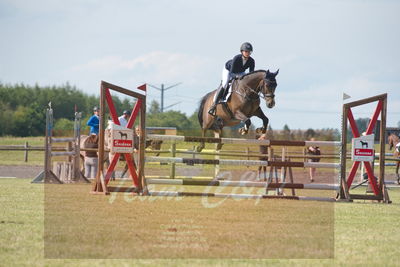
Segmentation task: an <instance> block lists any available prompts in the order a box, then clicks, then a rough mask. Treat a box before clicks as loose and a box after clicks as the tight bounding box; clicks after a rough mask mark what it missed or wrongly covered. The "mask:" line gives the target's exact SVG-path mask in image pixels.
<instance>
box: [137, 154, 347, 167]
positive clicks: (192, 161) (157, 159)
mask: <svg viewBox="0 0 400 267" xmlns="http://www.w3.org/2000/svg"><path fill="white" fill-rule="evenodd" d="M145 161H146V162H161V163H184V164H187V165H195V164H209V165H236V166H276V167H300V168H340V164H339V163H327V162H294V161H289V162H281V161H265V160H234V159H220V160H215V159H193V158H172V157H146V158H145Z"/></svg>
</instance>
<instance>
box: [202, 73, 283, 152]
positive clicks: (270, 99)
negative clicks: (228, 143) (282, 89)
mask: <svg viewBox="0 0 400 267" xmlns="http://www.w3.org/2000/svg"><path fill="white" fill-rule="evenodd" d="M278 73H279V70H277V71H276V72H270V71H269V70H267V71H265V70H257V71H254V72H251V73H248V74H245V75H243V76H242V77H240V78H238V79H234V80H233V82H232V84H231V88H232V94H231V96H230V98H229V99H228V100H227V102H226V103H219V104H218V105H217V107H216V113H215V116H213V115H210V114H209V113H208V110H209V109H210V107H211V105H212V104H213V99H214V96H215V94H216V93H217V92H218V89H216V90H214V91H212V92H209V93H208V94H206V95H205V96H204V97H203V98H202V99H201V101H200V107H199V112H198V120H199V123H200V126H201V130H202V137H205V135H206V132H207V130H213V131H214V135H215V137H221V135H222V128H223V127H225V126H235V125H238V124H239V123H240V122H244V123H245V125H244V127H242V128H240V129H239V132H240V133H241V134H242V135H245V134H247V133H248V131H249V128H250V125H251V121H250V118H251V117H253V116H257V117H258V118H260V119H261V120H262V121H263V127H261V128H258V129H257V130H256V131H257V132H258V133H265V132H266V130H267V127H268V122H269V119H268V118H267V116H265V114H264V112H263V111H262V109H261V107H260V97H261V96H260V95H262V97H263V98H264V100H265V102H266V105H267V107H268V108H273V107H274V106H275V89H276V87H277V82H276V76H277V75H278ZM204 146H205V144H204V141H203V142H201V143H200V146H198V147H197V151H198V152H200V151H201V150H202V149H203V148H204ZM221 146H222V144H219V145H218V148H217V149H220V148H221Z"/></svg>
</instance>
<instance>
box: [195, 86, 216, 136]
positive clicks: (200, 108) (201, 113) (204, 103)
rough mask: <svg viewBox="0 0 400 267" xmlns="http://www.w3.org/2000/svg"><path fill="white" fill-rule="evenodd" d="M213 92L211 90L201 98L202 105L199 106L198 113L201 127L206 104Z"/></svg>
mask: <svg viewBox="0 0 400 267" xmlns="http://www.w3.org/2000/svg"><path fill="white" fill-rule="evenodd" d="M212 93H213V92H210V93H208V94H206V95H205V96H203V98H202V99H201V100H200V106H199V112H198V113H197V118H198V119H199V123H200V127H201V128H203V112H204V106H205V105H206V102H207V99H208V97H209V96H210V95H211V94H212Z"/></svg>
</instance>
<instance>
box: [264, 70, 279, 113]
mask: <svg viewBox="0 0 400 267" xmlns="http://www.w3.org/2000/svg"><path fill="white" fill-rule="evenodd" d="M278 73H279V69H278V70H277V71H276V72H270V71H269V70H267V71H266V73H265V78H264V79H263V81H262V88H261V93H262V94H263V96H264V100H265V102H266V104H267V107H268V108H273V107H274V106H275V89H276V87H277V86H278V83H277V82H276V76H277V75H278Z"/></svg>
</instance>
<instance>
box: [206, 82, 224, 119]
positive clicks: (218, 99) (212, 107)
mask: <svg viewBox="0 0 400 267" xmlns="http://www.w3.org/2000/svg"><path fill="white" fill-rule="evenodd" d="M224 93H225V88H224V87H223V86H221V89H220V90H219V91H218V95H217V97H216V98H215V101H214V103H213V104H212V106H211V107H210V109H209V110H208V114H210V115H212V116H215V112H216V109H217V104H218V102H219V101H220V99H221V98H222V97H223V95H224Z"/></svg>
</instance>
